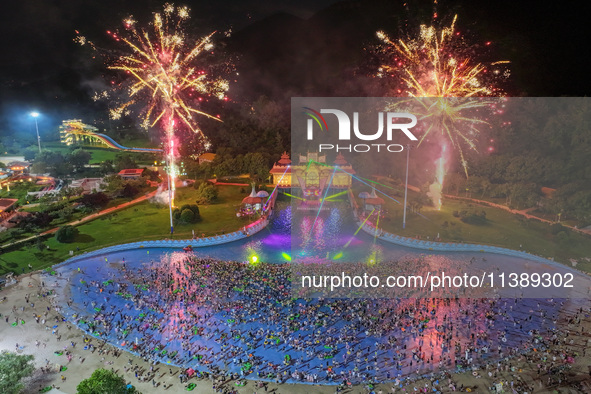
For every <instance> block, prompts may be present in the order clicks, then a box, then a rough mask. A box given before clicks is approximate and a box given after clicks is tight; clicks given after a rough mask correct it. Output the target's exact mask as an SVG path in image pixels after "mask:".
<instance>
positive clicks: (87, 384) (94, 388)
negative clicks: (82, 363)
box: [76, 368, 139, 394]
mask: <svg viewBox="0 0 591 394" xmlns="http://www.w3.org/2000/svg"><path fill="white" fill-rule="evenodd" d="M76 393H77V394H136V393H137V394H139V391H137V390H136V389H135V388H134V387H131V388H129V389H128V388H127V383H126V382H125V379H124V378H123V376H120V375H118V374H116V373H115V372H113V371H109V370H106V369H104V368H99V369H97V370H95V371H94V372H93V373H92V375H91V376H90V378H88V379H84V380H83V381H81V382H80V384H78V387H76Z"/></svg>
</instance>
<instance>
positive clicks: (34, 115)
mask: <svg viewBox="0 0 591 394" xmlns="http://www.w3.org/2000/svg"><path fill="white" fill-rule="evenodd" d="M31 116H32V117H33V118H35V130H36V131H37V145H38V146H39V153H41V137H39V125H38V124H37V118H38V117H39V112H31Z"/></svg>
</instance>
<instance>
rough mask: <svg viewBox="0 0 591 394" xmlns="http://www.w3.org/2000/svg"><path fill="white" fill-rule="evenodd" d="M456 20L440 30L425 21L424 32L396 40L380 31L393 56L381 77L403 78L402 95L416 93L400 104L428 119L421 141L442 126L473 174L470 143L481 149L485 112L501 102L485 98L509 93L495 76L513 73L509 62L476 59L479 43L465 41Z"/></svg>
mask: <svg viewBox="0 0 591 394" xmlns="http://www.w3.org/2000/svg"><path fill="white" fill-rule="evenodd" d="M456 21H457V16H455V17H454V18H453V21H452V23H451V24H450V25H449V26H446V27H443V28H441V29H439V30H438V29H437V28H436V27H435V26H427V25H421V27H420V31H419V34H418V36H417V37H416V38H414V39H407V40H402V39H400V40H392V39H391V38H390V37H388V35H386V33H384V32H382V31H379V32H377V36H378V38H379V39H380V41H381V42H382V43H383V44H384V47H383V49H382V52H383V54H384V55H385V58H386V60H387V61H386V62H384V64H382V65H381V66H380V68H379V69H378V74H377V76H378V77H387V76H392V77H397V78H398V79H399V82H400V85H401V87H400V89H399V90H398V95H403V96H410V97H413V98H415V99H413V100H405V101H403V102H399V103H398V104H397V105H398V106H399V105H401V104H402V105H406V106H412V108H413V111H414V112H415V113H416V114H417V115H418V117H419V119H422V120H425V121H426V122H424V123H425V124H427V126H426V127H425V128H424V130H423V134H422V136H421V139H420V141H419V145H420V144H421V143H422V142H423V141H424V140H425V139H427V138H428V137H429V136H430V135H431V134H432V133H433V132H437V131H438V132H439V133H440V135H441V136H443V137H444V138H445V139H446V140H448V141H449V142H451V144H452V146H453V147H454V148H456V149H457V151H458V152H459V155H460V161H461V164H462V166H463V168H464V172H465V173H466V176H468V163H467V161H466V158H465V154H464V147H465V146H467V147H468V148H470V149H474V150H476V137H477V135H478V134H479V126H481V125H483V124H487V122H486V120H482V117H483V114H484V112H489V111H488V110H489V109H490V110H492V112H494V107H495V106H496V103H497V100H494V99H491V98H485V97H493V96H503V92H502V90H501V89H499V88H498V87H496V86H495V80H497V79H499V78H507V77H508V76H509V72H508V70H506V69H505V68H504V67H505V65H506V64H507V63H508V62H507V61H497V62H492V63H490V64H488V65H487V64H483V63H475V62H473V61H472V58H473V57H474V56H475V53H474V52H475V51H474V48H473V47H470V46H467V45H466V44H465V43H464V41H463V40H462V37H461V35H460V33H459V32H457V31H456ZM489 44H490V43H486V45H489ZM492 112H491V113H492ZM444 146H445V145H444Z"/></svg>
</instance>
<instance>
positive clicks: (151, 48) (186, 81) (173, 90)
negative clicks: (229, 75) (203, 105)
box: [109, 4, 228, 132]
mask: <svg viewBox="0 0 591 394" xmlns="http://www.w3.org/2000/svg"><path fill="white" fill-rule="evenodd" d="M188 19H189V10H188V8H187V7H175V6H174V5H172V4H165V5H164V11H163V13H154V20H153V21H152V23H151V25H150V27H151V29H150V30H148V29H143V28H138V27H137V22H136V21H135V19H133V17H129V18H127V19H125V20H124V21H123V22H124V26H125V30H126V33H127V34H126V35H124V36H120V35H119V34H118V33H116V32H109V33H110V35H111V36H112V37H113V38H114V39H115V40H117V41H122V42H123V43H125V44H126V46H127V50H128V52H129V53H128V54H126V55H122V56H120V57H119V58H117V59H116V60H115V61H114V62H113V64H112V65H111V66H109V68H110V69H112V70H119V71H123V72H124V73H125V74H126V75H129V76H131V77H132V78H133V81H134V83H133V84H132V85H131V86H129V88H128V93H129V100H128V101H126V102H125V103H123V104H121V105H119V106H118V107H117V108H114V109H112V110H111V116H112V117H115V118H116V117H117V116H120V115H121V114H122V113H125V110H126V109H127V108H128V107H130V106H132V105H133V104H136V103H140V104H142V103H145V106H144V107H143V110H142V111H141V116H142V118H143V120H142V125H143V126H144V127H148V126H151V127H153V126H155V125H156V124H157V123H159V122H163V124H164V129H165V130H166V129H170V128H171V126H172V121H173V120H174V119H178V122H177V123H181V124H184V125H185V126H186V127H188V128H189V129H190V130H192V131H194V132H201V130H200V129H199V126H198V124H197V122H196V120H195V118H196V116H204V117H207V118H210V119H214V120H219V118H218V117H216V116H213V115H210V114H208V113H206V112H204V111H201V110H199V109H198V106H196V105H195V103H198V102H199V97H197V96H201V97H202V96H215V97H217V98H219V99H224V98H225V97H226V96H225V95H226V92H227V90H228V81H226V80H224V79H222V78H214V77H211V76H209V75H208V74H207V73H206V71H205V70H204V69H203V66H201V67H200V66H199V64H198V61H197V60H198V59H197V58H198V57H199V55H201V54H203V53H205V52H208V51H210V50H211V49H212V48H213V44H212V43H211V37H212V36H213V34H214V33H212V34H210V35H208V36H206V37H203V38H201V39H199V40H197V41H196V42H195V40H193V39H191V38H190V37H187V35H186V33H185V32H184V29H183V25H184V24H185V22H186V21H187V20H188ZM177 126H178V125H177Z"/></svg>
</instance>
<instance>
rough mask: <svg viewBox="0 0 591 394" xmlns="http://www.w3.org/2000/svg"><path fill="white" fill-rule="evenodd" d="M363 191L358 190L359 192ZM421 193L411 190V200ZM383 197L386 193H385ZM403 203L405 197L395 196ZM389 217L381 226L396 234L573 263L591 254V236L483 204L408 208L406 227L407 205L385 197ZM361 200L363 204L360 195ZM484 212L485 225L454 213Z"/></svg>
mask: <svg viewBox="0 0 591 394" xmlns="http://www.w3.org/2000/svg"><path fill="white" fill-rule="evenodd" d="M358 194H359V191H356V192H355V195H358ZM417 195H418V194H417V193H415V192H412V191H409V195H408V197H409V200H410V199H412V198H414V197H416V196H417ZM382 197H383V196H382ZM395 198H396V199H397V200H399V201H400V202H401V203H402V202H403V201H404V200H403V198H400V197H397V196H395ZM384 200H385V206H384V209H385V210H386V214H385V217H382V218H381V219H380V222H379V227H380V228H382V229H384V230H385V231H388V232H390V233H393V234H397V235H401V236H406V237H416V236H417V235H418V236H421V239H424V240H426V239H427V237H428V238H429V239H430V240H433V239H434V238H436V237H437V235H438V234H439V237H440V238H441V240H442V241H443V242H466V243H479V244H486V245H495V246H501V247H505V248H509V249H515V250H524V251H527V252H530V253H534V254H537V255H540V256H544V257H553V258H554V259H555V260H557V261H560V262H563V263H568V264H569V265H570V263H569V259H571V258H574V259H580V258H582V257H591V237H589V236H584V235H581V234H578V233H575V232H573V231H569V230H565V233H566V234H567V236H566V238H564V237H563V238H561V237H560V236H557V235H553V234H552V233H551V231H550V229H551V228H550V225H548V224H546V223H542V222H539V221H537V220H533V219H525V218H524V217H523V216H520V215H514V214H511V213H509V212H506V211H504V210H501V209H497V208H491V207H486V206H481V205H477V204H473V203H468V202H464V201H458V200H450V199H447V200H444V201H443V207H442V209H441V210H440V211H438V210H436V209H435V208H433V207H430V206H426V207H423V208H422V209H421V211H420V214H421V215H418V214H416V213H411V212H410V210H407V215H406V228H405V229H403V228H402V216H403V215H402V214H403V205H402V204H397V203H396V202H394V201H392V200H390V199H388V198H384ZM357 201H358V203H359V204H360V206H361V204H362V203H363V202H362V200H361V199H359V198H357ZM462 210H466V211H479V212H480V211H484V212H486V220H485V221H484V222H483V223H482V224H468V223H465V222H463V221H461V220H460V218H458V217H455V216H454V215H453V212H454V211H462ZM577 268H579V269H582V270H585V271H588V272H591V263H587V262H582V261H579V264H578V266H577Z"/></svg>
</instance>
